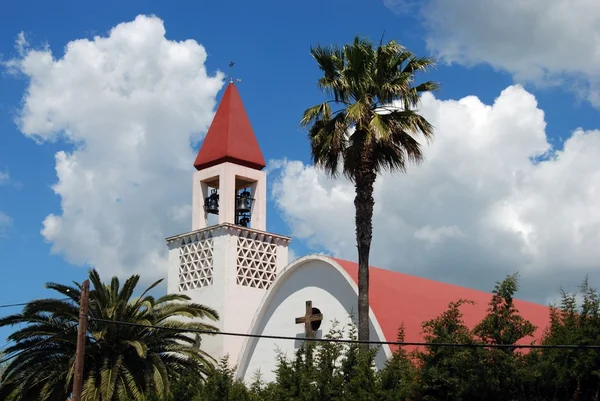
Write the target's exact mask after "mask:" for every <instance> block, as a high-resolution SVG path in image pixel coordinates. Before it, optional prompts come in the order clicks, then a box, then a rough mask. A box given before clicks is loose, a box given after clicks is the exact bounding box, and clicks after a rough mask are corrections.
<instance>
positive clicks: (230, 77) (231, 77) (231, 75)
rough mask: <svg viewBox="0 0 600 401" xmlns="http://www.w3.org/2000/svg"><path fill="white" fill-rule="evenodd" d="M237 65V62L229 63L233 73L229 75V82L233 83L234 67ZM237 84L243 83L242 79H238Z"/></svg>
mask: <svg viewBox="0 0 600 401" xmlns="http://www.w3.org/2000/svg"><path fill="white" fill-rule="evenodd" d="M234 65H235V61H230V62H229V70H230V71H231V73H230V74H229V82H230V83H233V66H234ZM235 81H236V82H242V80H241V79H239V78H238V79H236V80H235Z"/></svg>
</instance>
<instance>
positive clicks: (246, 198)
mask: <svg viewBox="0 0 600 401" xmlns="http://www.w3.org/2000/svg"><path fill="white" fill-rule="evenodd" d="M252 200H253V199H252V198H251V197H250V192H248V191H244V192H242V193H240V194H239V196H238V198H237V205H236V208H235V209H236V211H237V212H238V213H248V212H250V209H251V208H252Z"/></svg>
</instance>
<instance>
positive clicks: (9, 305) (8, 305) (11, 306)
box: [0, 298, 71, 308]
mask: <svg viewBox="0 0 600 401" xmlns="http://www.w3.org/2000/svg"><path fill="white" fill-rule="evenodd" d="M70 299H71V298H61V299H57V301H68V300H70ZM31 302H33V301H29V302H21V303H18V304H4V305H0V308H13V307H15V306H25V305H29V304H30V303H31Z"/></svg>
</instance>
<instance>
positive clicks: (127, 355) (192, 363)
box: [0, 270, 218, 401]
mask: <svg viewBox="0 0 600 401" xmlns="http://www.w3.org/2000/svg"><path fill="white" fill-rule="evenodd" d="M89 278H90V282H91V284H92V289H91V291H90V295H89V324H88V329H87V333H86V335H87V344H86V347H85V363H84V366H85V367H84V378H83V380H84V381H83V394H82V399H83V400H85V401H117V400H119V401H121V400H146V399H147V397H148V395H150V394H157V395H159V396H161V395H163V394H167V393H168V392H169V384H170V382H171V381H172V380H173V379H174V378H177V377H178V376H179V375H181V374H183V373H186V374H189V373H190V372H197V374H198V378H199V379H202V377H204V374H206V373H207V372H208V371H209V370H210V369H211V367H212V366H213V364H214V362H215V361H214V360H213V358H211V357H210V356H209V355H207V354H206V353H205V352H204V351H202V350H201V349H199V347H197V346H195V345H194V344H195V343H196V341H197V340H196V338H194V336H193V335H191V334H192V333H191V332H189V331H188V332H186V331H187V330H191V331H195V330H204V331H209V332H215V331H217V328H216V327H214V326H212V325H210V324H207V323H204V322H201V321H199V319H209V320H213V321H214V320H217V319H218V315H217V312H216V311H214V310H213V309H211V308H209V307H207V306H204V305H199V304H195V303H191V302H189V301H190V298H189V297H188V296H186V295H183V294H168V295H164V296H162V297H159V298H158V299H155V298H154V297H153V296H151V295H149V294H148V292H149V291H150V290H152V289H153V288H155V287H156V286H157V285H159V284H160V283H161V282H162V280H158V281H156V282H155V283H154V284H152V285H151V286H149V287H148V288H147V289H146V290H145V291H144V292H143V293H142V294H141V296H139V297H138V298H133V297H132V296H133V292H134V290H135V288H136V286H137V284H138V281H139V279H140V277H139V276H138V275H134V276H131V277H130V278H129V279H127V281H125V283H124V284H123V286H122V287H121V286H120V284H119V280H118V278H116V277H113V278H112V280H111V282H110V283H109V284H104V283H103V282H102V281H101V279H100V276H99V274H98V272H97V271H96V270H90V272H89ZM46 287H47V288H49V289H52V290H55V291H57V292H58V293H59V294H61V299H56V298H54V299H42V300H36V301H31V302H29V303H28V304H27V305H26V306H25V307H24V308H23V311H22V312H21V313H18V314H14V315H11V316H7V317H4V318H2V319H0V327H3V326H8V325H19V328H18V329H17V330H16V331H15V332H14V333H12V334H11V335H10V336H9V340H12V341H14V342H15V344H13V345H12V346H10V347H8V348H7V349H6V354H7V356H8V357H11V356H13V357H14V358H13V359H12V360H11V361H10V363H9V365H8V366H7V367H6V370H5V371H4V373H3V375H2V378H1V379H0V382H1V383H2V384H1V385H0V399H10V400H11V401H22V400H23V401H24V400H33V399H35V400H40V401H65V400H66V399H67V397H68V396H69V394H70V393H71V388H72V385H73V371H74V362H75V348H76V343H77V329H76V328H75V326H76V325H77V322H78V317H79V306H78V303H79V297H80V294H81V290H82V287H81V285H79V284H77V283H75V285H74V286H67V285H62V284H57V283H48V284H46ZM62 297H64V299H63V298H62ZM113 322H115V323H113ZM116 322H126V323H129V324H117V323H116ZM148 326H152V328H148Z"/></svg>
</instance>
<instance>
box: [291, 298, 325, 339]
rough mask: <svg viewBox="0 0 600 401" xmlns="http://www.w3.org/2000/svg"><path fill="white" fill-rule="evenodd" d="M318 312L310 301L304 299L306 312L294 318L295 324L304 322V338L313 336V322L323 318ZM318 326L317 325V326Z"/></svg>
mask: <svg viewBox="0 0 600 401" xmlns="http://www.w3.org/2000/svg"><path fill="white" fill-rule="evenodd" d="M315 312H318V309H316V308H313V307H312V301H306V312H305V314H304V316H301V317H297V318H296V324H300V323H304V336H305V338H314V331H313V330H314V329H313V322H314V323H317V322H319V323H320V322H321V321H322V320H323V314H322V313H315ZM318 327H319V326H317V328H318Z"/></svg>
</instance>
